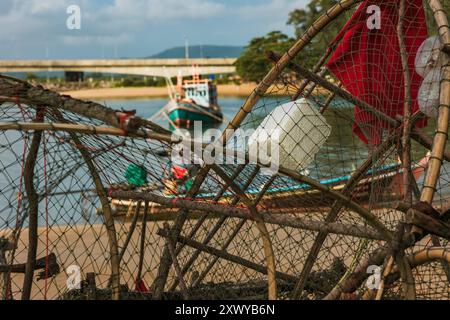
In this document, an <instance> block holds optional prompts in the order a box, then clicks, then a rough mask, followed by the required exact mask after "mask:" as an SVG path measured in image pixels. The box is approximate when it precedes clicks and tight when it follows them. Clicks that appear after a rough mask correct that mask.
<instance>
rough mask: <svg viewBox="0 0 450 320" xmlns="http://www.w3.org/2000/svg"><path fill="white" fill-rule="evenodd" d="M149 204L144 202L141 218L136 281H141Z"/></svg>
mask: <svg viewBox="0 0 450 320" xmlns="http://www.w3.org/2000/svg"><path fill="white" fill-rule="evenodd" d="M148 210H149V203H148V201H145V204H144V216H143V217H142V228H141V237H140V241H139V262H138V272H137V276H136V281H141V280H142V269H143V267H144V257H145V239H146V233H147V219H148Z"/></svg>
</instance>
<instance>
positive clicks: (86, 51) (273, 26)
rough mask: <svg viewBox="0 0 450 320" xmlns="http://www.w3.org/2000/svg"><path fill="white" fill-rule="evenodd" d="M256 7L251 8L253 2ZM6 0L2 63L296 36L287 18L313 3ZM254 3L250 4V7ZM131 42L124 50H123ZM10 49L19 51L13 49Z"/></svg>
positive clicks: (1, 11) (1, 8) (0, 3)
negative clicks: (78, 18) (77, 20)
mask: <svg viewBox="0 0 450 320" xmlns="http://www.w3.org/2000/svg"><path fill="white" fill-rule="evenodd" d="M251 2H253V3H251ZM251 2H250V1H245V2H244V3H237V2H233V4H231V3H229V2H228V1H227V0H111V1H101V2H100V1H93V0H0V41H2V42H3V45H2V46H0V59H2V57H13V58H14V57H15V56H20V57H30V58H34V57H42V52H45V47H46V44H47V43H48V45H49V47H50V50H51V52H52V54H51V56H52V57H53V56H58V57H66V56H67V57H77V56H82V57H84V56H94V57H95V56H101V54H102V47H106V48H105V50H106V55H108V56H110V55H111V50H113V49H111V48H112V47H113V46H117V45H121V44H122V45H123V46H122V47H121V48H119V49H120V50H121V52H124V55H126V56H141V55H142V56H145V55H149V54H151V53H157V52H158V51H162V50H164V49H167V48H169V47H171V46H176V45H182V43H183V41H184V40H183V38H184V36H188V37H189V38H190V40H191V43H192V44H199V43H203V44H208V43H210V44H230V45H243V44H245V43H246V42H247V41H249V40H250V39H251V38H252V37H255V36H259V35H262V34H265V33H267V32H269V31H272V30H281V31H284V32H290V31H292V28H290V27H288V26H286V21H287V16H288V13H289V12H290V11H291V10H293V9H295V8H299V7H304V5H305V3H306V2H308V0H257V1H256V0H255V1H251ZM249 3H251V5H250V4H249ZM71 4H77V5H79V6H80V7H81V13H82V26H81V30H76V31H74V30H68V29H67V27H66V19H67V17H68V15H67V13H66V9H67V7H68V6H69V5H71ZM124 44H125V45H124ZM8 48H16V49H14V50H8Z"/></svg>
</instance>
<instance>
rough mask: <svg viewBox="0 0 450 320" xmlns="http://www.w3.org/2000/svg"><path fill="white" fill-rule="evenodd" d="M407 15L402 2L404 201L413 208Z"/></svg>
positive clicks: (400, 21) (398, 26)
mask: <svg viewBox="0 0 450 320" xmlns="http://www.w3.org/2000/svg"><path fill="white" fill-rule="evenodd" d="M405 14H406V2H405V0H400V6H399V20H398V24H397V37H398V42H399V48H400V58H401V61H402V68H403V86H404V100H405V101H404V110H403V137H402V164H403V186H404V189H405V194H404V199H403V201H404V202H405V203H407V204H408V205H409V206H412V200H413V199H412V185H411V176H412V171H411V128H412V123H411V116H412V96H411V73H410V71H409V58H408V52H407V49H406V44H405V35H404V19H405Z"/></svg>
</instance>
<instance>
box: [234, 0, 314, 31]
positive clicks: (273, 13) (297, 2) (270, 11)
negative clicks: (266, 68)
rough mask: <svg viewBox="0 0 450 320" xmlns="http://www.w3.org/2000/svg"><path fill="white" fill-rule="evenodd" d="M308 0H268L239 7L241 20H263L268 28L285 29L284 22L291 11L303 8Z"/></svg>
mask: <svg viewBox="0 0 450 320" xmlns="http://www.w3.org/2000/svg"><path fill="white" fill-rule="evenodd" d="M308 3H309V0H269V1H266V2H264V3H259V4H255V5H251V6H250V5H246V6H242V7H240V8H239V10H238V12H237V14H238V15H239V17H240V19H241V20H247V21H260V22H262V23H264V22H265V25H266V27H267V29H268V30H286V29H288V27H287V25H286V22H287V20H288V15H289V13H290V12H291V11H293V10H295V9H299V8H304V7H305V6H306V4H308Z"/></svg>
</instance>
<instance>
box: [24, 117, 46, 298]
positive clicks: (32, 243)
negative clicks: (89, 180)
mask: <svg viewBox="0 0 450 320" xmlns="http://www.w3.org/2000/svg"><path fill="white" fill-rule="evenodd" d="M40 112H41V111H39V112H38V113H40ZM38 117H42V115H39V116H38ZM41 140H42V132H41V131H37V132H35V133H34V134H33V139H32V142H31V146H30V150H29V152H28V156H27V159H26V162H25V168H24V173H23V179H24V180H23V181H24V185H25V191H26V194H27V197H28V248H27V249H28V253H27V263H26V266H25V276H24V280H23V287H22V300H30V299H31V289H32V286H33V277H34V270H35V265H36V255H37V246H38V218H39V196H38V194H37V193H36V189H35V187H34V170H35V168H36V161H37V157H38V153H39V146H40V144H41Z"/></svg>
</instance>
